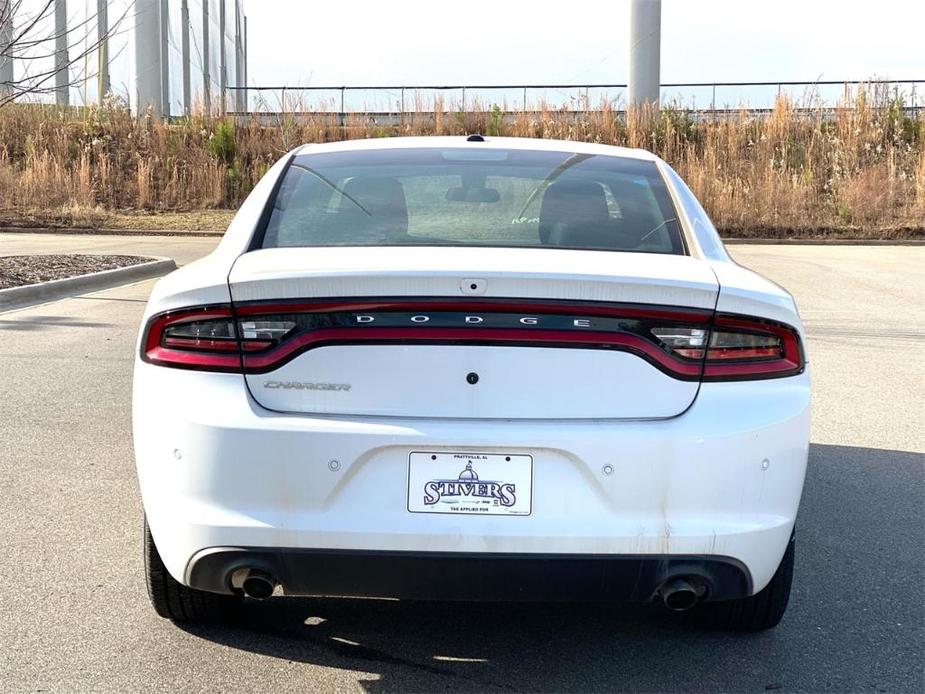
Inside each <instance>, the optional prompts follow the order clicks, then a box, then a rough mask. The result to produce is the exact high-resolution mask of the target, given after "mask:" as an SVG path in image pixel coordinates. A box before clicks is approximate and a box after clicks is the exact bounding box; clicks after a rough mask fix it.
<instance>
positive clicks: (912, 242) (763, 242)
mask: <svg viewBox="0 0 925 694" xmlns="http://www.w3.org/2000/svg"><path fill="white" fill-rule="evenodd" d="M723 243H724V244H726V245H728V246H925V239H742V238H735V237H733V238H731V239H730V238H725V237H723Z"/></svg>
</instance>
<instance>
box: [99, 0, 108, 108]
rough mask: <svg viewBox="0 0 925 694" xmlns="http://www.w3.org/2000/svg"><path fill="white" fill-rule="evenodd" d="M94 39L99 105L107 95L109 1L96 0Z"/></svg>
mask: <svg viewBox="0 0 925 694" xmlns="http://www.w3.org/2000/svg"><path fill="white" fill-rule="evenodd" d="M96 40H97V41H99V48H98V49H97V58H98V65H97V68H96V69H97V73H96V74H97V91H98V92H99V101H100V105H102V104H103V102H104V100H105V99H106V97H107V96H108V95H109V91H110V84H109V2H108V1H107V0H96Z"/></svg>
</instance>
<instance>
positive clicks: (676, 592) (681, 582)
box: [658, 578, 706, 612]
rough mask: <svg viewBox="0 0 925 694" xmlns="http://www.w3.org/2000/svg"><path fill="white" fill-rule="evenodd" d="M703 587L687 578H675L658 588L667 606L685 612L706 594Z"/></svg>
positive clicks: (675, 610)
mask: <svg viewBox="0 0 925 694" xmlns="http://www.w3.org/2000/svg"><path fill="white" fill-rule="evenodd" d="M705 592H706V591H705V590H704V589H703V588H702V587H698V586H697V585H695V584H694V583H692V582H691V581H689V580H688V579H686V578H673V579H671V580H670V581H668V582H667V583H665V584H664V585H663V586H662V587H661V588H659V589H658V595H659V597H661V599H662V602H664V603H665V607H667V608H668V609H669V610H672V611H674V612H684V611H685V610H689V609H691V608H692V607H694V606H695V605H696V604H697V603H698V602H700V599H701V598H702V597H703V595H704V594H705Z"/></svg>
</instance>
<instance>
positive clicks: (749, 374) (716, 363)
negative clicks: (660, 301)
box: [652, 314, 805, 381]
mask: <svg viewBox="0 0 925 694" xmlns="http://www.w3.org/2000/svg"><path fill="white" fill-rule="evenodd" d="M652 333H653V334H654V335H655V337H656V338H658V340H659V341H660V342H661V343H662V344H663V345H664V346H665V347H666V348H667V349H669V350H671V351H672V352H673V353H674V354H677V355H678V356H679V357H681V358H683V359H693V360H700V361H702V362H703V365H704V366H703V379H704V380H705V381H732V380H744V379H756V378H775V377H781V376H791V375H794V374H797V373H799V372H801V371H802V370H803V368H804V366H805V364H804V357H803V349H802V346H801V344H800V337H799V334H798V333H797V331H796V330H795V329H793V328H791V327H790V326H787V325H783V324H781V323H775V322H772V321H767V320H763V319H760V318H750V317H746V316H735V315H729V314H719V315H717V316H716V317H715V318H714V320H713V323H712V326H711V328H710V330H709V331H705V330H703V329H699V328H698V329H690V328H688V329H684V328H682V329H677V328H667V327H656V328H653V329H652Z"/></svg>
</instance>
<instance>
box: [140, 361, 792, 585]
mask: <svg viewBox="0 0 925 694" xmlns="http://www.w3.org/2000/svg"><path fill="white" fill-rule="evenodd" d="M135 379H136V388H135V394H136V395H135V402H134V415H135V448H136V455H137V463H138V470H139V480H140V483H141V487H142V490H143V493H144V498H145V511H146V513H147V514H148V520H149V523H150V524H151V529H152V532H154V536H155V538H156V539H157V540H158V541H159V543H160V544H159V545H158V548H159V549H160V551H161V555H162V557H163V559H164V562H165V564H166V566H167V568H168V569H169V570H170V572H171V574H172V575H173V576H174V577H175V578H177V579H178V580H181V581H182V580H184V578H185V577H186V572H187V570H188V568H189V563H190V560H191V559H192V558H193V557H194V556H195V555H196V554H197V552H201V551H203V550H206V549H207V548H210V547H227V546H235V547H237V546H254V547H263V546H278V547H304V548H316V547H325V548H334V549H367V550H408V551H415V550H416V551H434V552H436V551H445V552H499V553H544V554H548V553H565V554H607V553H612V554H652V555H662V554H672V553H674V554H682V555H683V554H710V555H718V556H729V557H735V558H737V559H739V560H740V561H742V562H743V563H744V564H745V565H746V566H747V567H748V569H749V571H750V572H751V575H752V580H753V583H754V589H755V591H757V590H760V589H761V588H763V587H764V585H765V584H766V583H767V581H768V580H770V577H771V575H772V574H773V572H774V570H775V568H776V567H777V563H778V562H779V561H780V557H781V555H782V554H783V552H784V549H785V547H786V544H787V541H788V539H789V537H790V532H791V530H792V528H793V523H794V520H795V518H796V512H797V507H798V504H799V499H800V490H801V489H802V485H803V479H804V476H805V472H806V456H807V449H808V443H807V441H808V436H809V392H808V387H807V386H808V379H809V376H808V374H807V373H804V374H802V375H800V376H796V377H792V378H786V379H777V380H767V381H758V382H748V383H707V384H704V385H703V387H702V389H701V393H700V395H699V396H698V398H697V400H696V402H695V403H694V405H693V406H692V407H691V409H690V410H689V411H688V412H686V413H685V414H684V415H682V416H680V417H676V418H672V419H667V420H658V421H648V422H613V423H607V424H605V423H602V422H555V423H550V422H549V421H548V420H542V421H523V422H505V421H484V420H474V421H465V420H462V421H460V420H446V419H434V420H421V419H412V420H408V419H402V418H388V417H382V418H364V417H311V416H305V415H284V414H277V413H271V412H267V411H266V410H263V409H262V408H260V407H259V406H258V405H256V404H255V403H254V401H253V400H252V398H250V397H249V395H248V394H247V392H246V391H245V390H244V389H243V388H241V377H240V376H238V375H234V374H210V373H187V372H182V371H179V370H174V369H164V368H161V367H157V366H151V365H149V364H139V365H138V368H137V369H136V372H135ZM178 392H182V393H184V396H183V397H180V398H178V397H177V393H178ZM743 398H747V399H748V400H749V401H751V400H752V399H753V398H754V400H755V401H758V402H761V404H762V405H761V407H753V406H752V407H748V406H743ZM149 423H156V426H152V425H151V424H149ZM431 449H433V450H447V451H491V452H503V451H515V452H517V453H530V454H532V455H533V456H534V459H535V470H534V488H533V495H534V496H533V513H532V514H531V515H530V516H529V517H524V518H520V517H518V518H514V517H498V516H489V517H475V516H442V515H440V516H435V515H430V514H413V513H408V512H407V510H406V495H407V487H406V482H405V480H406V475H407V465H408V455H409V453H410V452H412V451H418V450H431ZM178 455H179V457H178ZM335 460H336V461H338V463H339V465H340V467H339V468H338V469H337V470H336V471H335V470H332V469H331V466H330V462H331V461H335ZM765 461H767V463H765ZM605 465H611V466H613V472H612V473H611V474H609V475H607V474H605V473H604V471H603V469H604V466H605Z"/></svg>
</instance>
